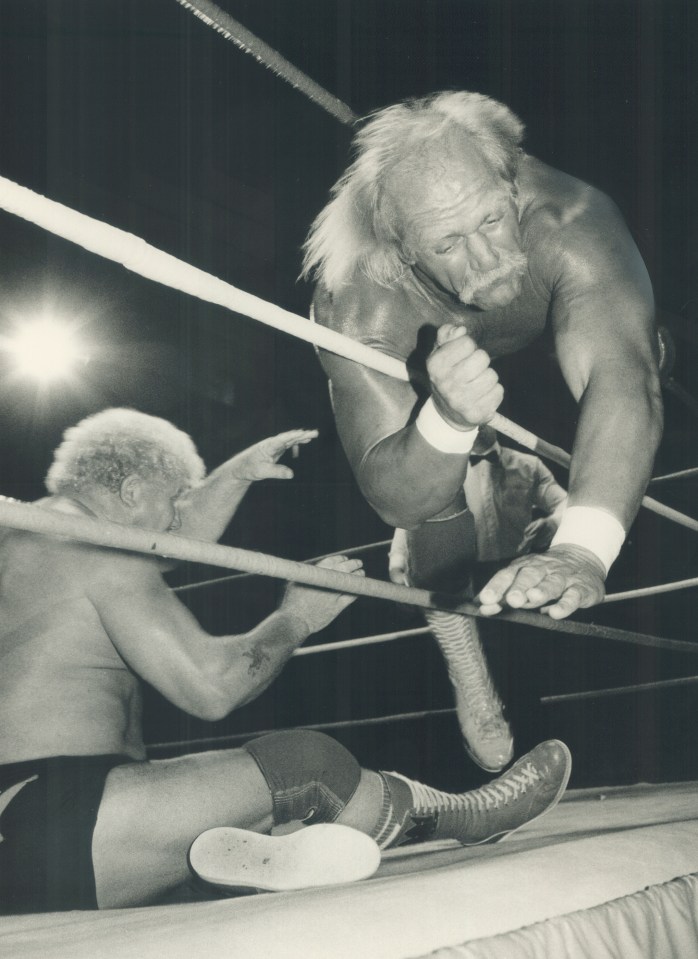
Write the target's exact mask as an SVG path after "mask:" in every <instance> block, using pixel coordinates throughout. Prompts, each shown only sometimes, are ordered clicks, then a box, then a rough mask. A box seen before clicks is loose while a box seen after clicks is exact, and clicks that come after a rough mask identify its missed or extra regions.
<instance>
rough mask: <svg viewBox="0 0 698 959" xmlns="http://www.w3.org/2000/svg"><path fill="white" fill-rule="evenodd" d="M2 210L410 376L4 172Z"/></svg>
mask: <svg viewBox="0 0 698 959" xmlns="http://www.w3.org/2000/svg"><path fill="white" fill-rule="evenodd" d="M0 209H3V210H7V211H8V212H9V213H13V214H15V215H16V216H19V217H22V218H23V219H25V220H29V221H30V222H31V223H35V224H36V225H37V226H41V227H42V228H43V229H45V230H48V231H49V232H50V233H54V234H56V235H57V236H61V237H63V239H66V240H70V241H71V242H73V243H77V244H78V245H79V246H82V247H84V249H86V250H90V251H91V252H93V253H97V254H99V255H100V256H104V257H106V258H107V259H109V260H114V261H115V262H117V263H121V264H122V265H123V266H125V267H126V269H127V270H131V271H132V272H133V273H137V274H139V275H140V276H144V277H147V278H148V279H151V280H155V281H156V282H158V283H162V284H164V285H165V286H169V287H172V288H173V289H176V290H180V291H181V292H184V293H189V294H191V295H192V296H196V297H198V298H199V299H201V300H205V301H206V302H208V303H215V304H217V305H218V306H224V307H226V308H227V309H229V310H233V311H234V312H237V313H243V314H245V315H246V316H249V317H251V318H252V319H255V320H259V322H260V323H265V324H266V325H268V326H271V327H273V328H274V329H277V330H282V331H283V332H285V333H289V334H290V335H291V336H295V337H297V338H298V339H301V340H304V341H305V342H307V343H312V344H314V345H315V346H318V347H320V348H321V349H326V350H329V351H330V352H332V353H336V354H337V355H338V356H343V357H344V358H345V359H348V360H353V361H354V362H356V363H361V364H362V365H363V366H367V367H369V368H370V369H373V370H377V371H378V372H380V373H385V374H386V375H388V376H392V377H394V378H395V379H400V380H403V381H408V380H409V372H408V368H407V366H406V364H405V363H403V362H402V361H401V360H398V359H397V358H396V357H394V356H388V355H387V354H386V353H381V352H380V350H376V349H373V348H372V347H370V346H366V345H365V344H364V343H359V342H357V341H356V340H352V339H351V338H350V337H348V336H344V335H343V334H341V333H337V332H335V331H334V330H330V329H327V327H324V326H319V325H318V324H317V323H312V322H310V320H307V319H304V318H303V317H300V316H297V315H296V314H295V313H291V312H290V311H288V310H284V309H282V308H281V307H280V306H275V305H274V304H272V303H268V302H267V301H266V300H262V299H260V297H257V296H253V295H252V294H251V293H245V292H244V291H243V290H239V289H237V287H234V286H232V284H230V283H226V282H225V281H224V280H220V279H218V277H215V276H212V275H211V274H210V273H206V272H204V271H203V270H199V269H198V268H197V267H194V266H192V265H191V264H189V263H185V262H184V261H182V260H178V259H177V258H176V257H174V256H171V255H170V254H169V253H165V252H163V251H162V250H158V249H156V248H155V247H153V246H150V245H149V244H148V243H146V242H145V240H143V239H141V238H140V237H137V236H134V235H133V234H132V233H127V232H126V231H125V230H119V229H118V228H117V227H114V226H110V225H109V224H107V223H103V222H101V221H99V220H94V219H92V218H91V217H89V216H86V215H85V214H83V213H78V212H77V211H76V210H71V209H70V208H69V207H66V206H64V205H63V204H61V203H56V202H55V201H54V200H49V199H48V198H47V197H44V196H41V195H40V194H38V193H34V192H32V191H31V190H28V189H27V188H26V187H23V186H20V185H19V184H17V183H13V182H12V180H8V179H7V178H6V177H0ZM489 422H490V425H491V426H493V427H494V429H496V430H497V431H498V432H500V433H503V434H504V435H505V436H508V437H509V438H510V439H512V440H514V441H515V442H516V443H519V444H520V445H521V446H525V447H527V448H528V449H531V450H533V451H534V452H537V453H540V455H541V456H544V457H546V458H549V459H553V460H554V461H555V462H557V463H559V464H560V465H562V466H569V463H570V459H571V458H570V456H569V453H566V452H565V451H564V450H562V449H560V447H557V446H553V445H552V444H550V443H547V442H545V441H544V440H541V439H540V438H539V437H537V436H536V435H535V434H534V433H531V432H530V431H529V430H526V429H524V428H523V427H521V426H519V425H518V424H517V423H513V422H512V421H511V420H509V419H507V418H506V417H504V416H502V415H501V414H500V413H495V414H494V416H493V417H492V419H491V420H490V421H489ZM642 505H643V506H645V507H646V508H647V509H650V510H652V512H655V513H658V514H659V515H661V516H664V517H665V518H667V519H670V520H673V521H674V522H676V523H678V524H679V525H681V526H686V527H687V528H689V529H692V530H694V532H698V520H696V519H694V518H693V517H690V516H686V515H685V514H683V513H680V512H679V511H678V510H675V509H672V508H671V507H669V506H665V505H664V504H662V503H658V502H657V501H656V500H654V499H651V498H650V497H649V496H644V497H643V499H642Z"/></svg>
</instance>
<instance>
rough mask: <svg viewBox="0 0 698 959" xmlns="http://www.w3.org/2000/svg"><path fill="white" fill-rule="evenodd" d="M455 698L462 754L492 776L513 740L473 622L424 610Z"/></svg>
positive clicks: (504, 763) (507, 756)
mask: <svg viewBox="0 0 698 959" xmlns="http://www.w3.org/2000/svg"><path fill="white" fill-rule="evenodd" d="M424 615H425V617H426V621H427V623H428V624H429V626H430V627H431V630H432V632H433V634H434V638H435V639H436V642H437V643H438V645H439V648H440V650H441V652H442V653H443V656H444V659H445V660H446V666H447V668H448V675H449V679H450V680H451V683H452V684H453V690H454V693H455V697H456V712H457V714H458V723H459V725H460V728H461V732H462V734H463V745H464V746H465V750H466V752H467V753H468V755H469V756H470V758H471V759H472V760H473V762H475V763H477V764H478V766H480V767H481V768H482V769H486V770H487V772H491V773H496V772H499V771H500V770H501V769H504V767H505V766H507V765H508V764H509V763H510V762H511V760H512V758H513V756H514V739H513V737H512V734H511V729H510V728H509V724H508V723H507V721H506V719H505V718H504V715H503V712H502V701H501V699H500V698H499V696H498V695H497V691H496V690H495V688H494V683H493V682H492V677H491V676H490V671H489V667H488V665H487V660H486V658H485V653H484V650H483V649H482V645H481V643H480V637H479V636H478V630H477V623H476V621H475V620H474V619H473V618H472V617H471V616H463V615H461V614H460V613H447V612H442V611H441V610H437V609H433V610H432V609H425V610H424Z"/></svg>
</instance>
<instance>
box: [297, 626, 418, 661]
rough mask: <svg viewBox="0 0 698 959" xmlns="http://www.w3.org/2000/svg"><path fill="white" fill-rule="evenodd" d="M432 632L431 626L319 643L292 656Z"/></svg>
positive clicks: (301, 649)
mask: <svg viewBox="0 0 698 959" xmlns="http://www.w3.org/2000/svg"><path fill="white" fill-rule="evenodd" d="M430 632H431V628H430V627H429V626H420V627H417V628H416V629H401V630H398V631H397V632H395V633H377V634H376V635H375V636H361V637H360V638H359V639H342V640H339V641H338V642H336V643H317V644H316V645H315V646H299V647H298V649H296V650H294V651H293V652H292V653H291V655H292V656H312V655H313V654H314V653H326V652H330V651H331V650H337V649H353V647H354V646H373V645H374V644H375V643H389V642H390V641H391V640H393V639H405V638H406V637H408V636H424V635H426V634H427V633H430Z"/></svg>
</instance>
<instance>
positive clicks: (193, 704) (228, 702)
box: [177, 669, 243, 723]
mask: <svg viewBox="0 0 698 959" xmlns="http://www.w3.org/2000/svg"><path fill="white" fill-rule="evenodd" d="M177 705H178V706H179V707H180V709H183V710H184V711H185V712H187V713H189V715H190V716H194V717H196V719H203V720H204V721H205V722H209V723H217V722H220V721H221V720H222V719H225V718H226V716H227V715H228V714H229V713H231V712H232V711H233V710H234V709H235V708H236V707H237V706H241V705H243V703H242V702H240V701H239V697H237V696H234V695H233V693H232V689H231V687H230V686H229V687H227V688H226V687H225V685H224V684H223V683H222V682H221V673H220V671H215V672H214V670H213V669H203V670H201V671H199V672H198V673H197V675H196V677H195V679H194V681H193V682H192V680H191V677H190V683H189V686H188V689H187V690H186V692H183V693H182V694H180V696H179V697H178V702H177Z"/></svg>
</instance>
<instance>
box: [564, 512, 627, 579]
mask: <svg viewBox="0 0 698 959" xmlns="http://www.w3.org/2000/svg"><path fill="white" fill-rule="evenodd" d="M624 541H625V530H624V529H623V527H622V526H621V524H620V523H619V522H618V520H617V519H616V518H615V516H614V515H613V514H612V513H609V512H607V510H605V509H597V508H596V507H593V506H568V507H567V509H566V510H565V512H564V514H563V516H562V522H561V523H560V526H559V527H558V531H557V533H555V535H554V536H553V538H552V542H551V543H550V545H551V546H562V545H563V544H565V543H568V544H570V545H572V546H583V547H584V548H585V549H588V550H589V551H590V552H592V553H593V554H594V555H595V556H596V557H597V558H598V559H599V560H600V561H601V563H602V564H603V566H604V569H605V570H606V572H608V571H609V569H610V568H611V564H612V563H613V561H614V560H615V558H616V556H617V555H618V553H620V548H621V546H622V545H623V543H624Z"/></svg>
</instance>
